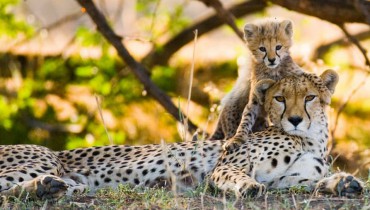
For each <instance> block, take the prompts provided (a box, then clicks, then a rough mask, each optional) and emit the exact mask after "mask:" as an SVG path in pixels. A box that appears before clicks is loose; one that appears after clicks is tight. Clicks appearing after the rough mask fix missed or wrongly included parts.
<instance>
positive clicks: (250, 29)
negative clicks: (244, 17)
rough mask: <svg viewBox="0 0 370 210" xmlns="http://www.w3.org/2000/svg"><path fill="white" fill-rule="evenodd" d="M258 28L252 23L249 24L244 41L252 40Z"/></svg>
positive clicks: (246, 27)
mask: <svg viewBox="0 0 370 210" xmlns="http://www.w3.org/2000/svg"><path fill="white" fill-rule="evenodd" d="M257 29H258V27H257V26H256V25H254V24H252V23H247V24H245V26H244V39H245V40H247V41H248V39H250V38H252V37H253V36H254V35H255V34H256V31H257Z"/></svg>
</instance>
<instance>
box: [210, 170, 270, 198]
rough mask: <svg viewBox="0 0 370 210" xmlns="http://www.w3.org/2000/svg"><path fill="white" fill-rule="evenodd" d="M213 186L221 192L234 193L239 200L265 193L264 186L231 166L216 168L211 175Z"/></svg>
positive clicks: (243, 171)
mask: <svg viewBox="0 0 370 210" xmlns="http://www.w3.org/2000/svg"><path fill="white" fill-rule="evenodd" d="M211 181H212V182H213V184H214V185H215V186H216V187H218V188H219V189H221V190H223V191H231V192H234V193H235V195H236V196H237V197H238V198H239V197H241V198H246V197H248V196H251V197H258V196H261V195H262V194H263V193H265V190H266V188H265V186H264V185H263V184H260V183H258V182H257V181H256V180H255V179H253V178H251V177H249V176H248V175H247V174H246V173H245V170H243V169H241V168H238V167H235V166H232V165H222V166H217V167H216V168H215V169H214V171H213V173H212V175H211Z"/></svg>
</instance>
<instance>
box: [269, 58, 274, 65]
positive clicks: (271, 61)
mask: <svg viewBox="0 0 370 210" xmlns="http://www.w3.org/2000/svg"><path fill="white" fill-rule="evenodd" d="M267 60H269V62H270V63H271V64H273V63H274V62H275V60H276V58H271V59H270V58H268V59H267Z"/></svg>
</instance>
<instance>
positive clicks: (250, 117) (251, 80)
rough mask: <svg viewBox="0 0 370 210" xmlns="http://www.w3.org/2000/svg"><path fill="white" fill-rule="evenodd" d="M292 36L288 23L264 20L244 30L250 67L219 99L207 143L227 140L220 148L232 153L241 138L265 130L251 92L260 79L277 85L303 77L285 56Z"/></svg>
mask: <svg viewBox="0 0 370 210" xmlns="http://www.w3.org/2000/svg"><path fill="white" fill-rule="evenodd" d="M292 35H293V28H292V22H291V21H290V20H277V19H265V20H262V21H260V22H256V23H248V24H246V25H245V26H244V38H245V40H246V43H247V47H248V49H249V51H250V54H251V56H250V57H251V61H250V66H249V67H248V68H246V69H245V72H240V74H239V76H238V79H237V81H236V84H235V86H234V87H233V89H232V90H231V92H230V93H228V94H227V95H226V96H225V97H224V98H223V99H222V102H221V103H222V106H223V109H222V111H221V114H220V117H219V119H218V123H217V127H216V130H215V131H214V133H213V134H212V136H211V137H210V139H229V140H228V141H227V143H226V144H225V145H224V147H225V148H226V149H233V148H234V147H237V146H238V145H239V144H240V143H241V142H242V139H243V138H242V136H243V135H245V134H248V133H250V132H251V131H252V130H253V131H260V130H263V129H264V128H265V127H266V120H265V116H266V113H264V110H263V109H262V106H261V102H258V100H257V98H256V97H255V96H254V94H253V92H254V89H255V86H256V83H257V82H258V81H261V80H263V79H272V80H275V81H277V80H280V79H282V78H284V77H286V76H289V75H301V74H302V73H303V71H302V69H301V68H300V67H299V66H298V65H297V64H295V63H294V61H293V60H292V58H291V57H290V54H289V48H290V47H291V45H292ZM252 127H253V128H252ZM232 137H233V138H232Z"/></svg>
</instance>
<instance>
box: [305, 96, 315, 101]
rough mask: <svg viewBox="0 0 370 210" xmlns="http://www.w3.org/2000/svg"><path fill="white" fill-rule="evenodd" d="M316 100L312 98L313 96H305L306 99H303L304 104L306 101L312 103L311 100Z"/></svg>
mask: <svg viewBox="0 0 370 210" xmlns="http://www.w3.org/2000/svg"><path fill="white" fill-rule="evenodd" d="M315 98H316V96H314V95H309V96H306V98H305V99H304V100H305V101H306V102H307V101H312V100H313V99H315Z"/></svg>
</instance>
